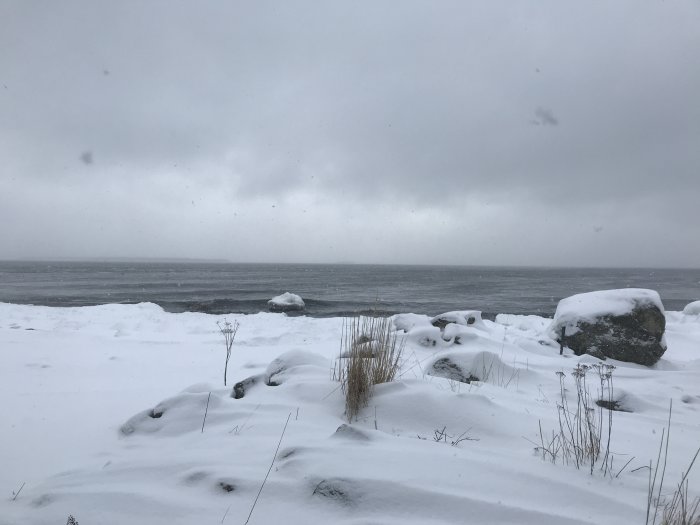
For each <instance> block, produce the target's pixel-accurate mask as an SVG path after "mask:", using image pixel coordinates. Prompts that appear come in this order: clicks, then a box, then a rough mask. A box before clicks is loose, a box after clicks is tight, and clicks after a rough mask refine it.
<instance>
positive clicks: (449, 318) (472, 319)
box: [430, 310, 484, 330]
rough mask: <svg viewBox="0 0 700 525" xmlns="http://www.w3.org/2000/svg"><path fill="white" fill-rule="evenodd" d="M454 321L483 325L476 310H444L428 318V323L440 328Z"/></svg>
mask: <svg viewBox="0 0 700 525" xmlns="http://www.w3.org/2000/svg"><path fill="white" fill-rule="evenodd" d="M450 323H454V324H457V325H461V326H472V327H474V328H476V327H483V326H484V323H483V321H482V320H481V312H479V311H478V310H464V311H457V312H446V313H444V314H440V315H437V316H435V317H433V318H432V319H431V320H430V324H432V325H433V326H435V327H437V328H439V329H440V330H442V329H443V328H445V327H446V326H447V325H448V324H450Z"/></svg>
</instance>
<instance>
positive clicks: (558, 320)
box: [551, 289, 666, 366]
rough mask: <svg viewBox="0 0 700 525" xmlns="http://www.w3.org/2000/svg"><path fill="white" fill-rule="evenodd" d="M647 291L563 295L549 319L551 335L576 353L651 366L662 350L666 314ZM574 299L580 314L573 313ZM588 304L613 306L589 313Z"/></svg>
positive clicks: (654, 293) (656, 295) (574, 307)
mask: <svg viewBox="0 0 700 525" xmlns="http://www.w3.org/2000/svg"><path fill="white" fill-rule="evenodd" d="M616 292H619V293H618V295H615V293H616ZM635 292H639V293H637V294H635ZM649 292H651V291H650V290H631V289H628V290H607V291H605V292H593V293H591V294H579V295H578V296H573V297H569V298H567V299H563V300H562V301H561V302H560V303H559V304H560V306H561V305H562V304H564V307H563V308H561V310H562V311H561V312H560V307H557V314H555V317H554V321H553V323H552V328H551V330H552V332H553V334H552V335H553V336H554V337H555V338H556V339H557V341H559V342H560V343H562V344H563V345H564V346H567V347H569V348H570V349H571V350H573V352H574V353H575V354H576V355H582V354H590V355H592V356H595V357H598V358H599V359H605V358H608V357H609V358H611V359H617V360H619V361H626V362H630V363H638V364H640V365H646V366H651V365H653V364H654V363H656V362H657V361H658V360H659V359H660V358H661V356H662V355H663V354H664V352H665V351H666V343H665V342H664V330H665V328H666V317H665V315H664V311H663V305H662V304H661V301H660V299H659V298H658V294H656V292H652V293H649ZM581 298H583V300H582V299H581ZM572 299H576V300H573V301H572ZM623 300H624V301H627V304H628V308H624V301H623ZM577 303H578V304H580V311H581V314H580V316H577V315H576V304H577ZM591 304H595V305H596V306H597V305H599V304H602V305H603V306H606V305H609V304H612V305H613V307H612V308H610V309H609V310H611V311H606V309H605V308H604V307H603V308H599V311H597V312H594V313H592V309H591ZM562 330H564V333H563V335H562Z"/></svg>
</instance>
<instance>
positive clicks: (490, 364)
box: [0, 296, 700, 525]
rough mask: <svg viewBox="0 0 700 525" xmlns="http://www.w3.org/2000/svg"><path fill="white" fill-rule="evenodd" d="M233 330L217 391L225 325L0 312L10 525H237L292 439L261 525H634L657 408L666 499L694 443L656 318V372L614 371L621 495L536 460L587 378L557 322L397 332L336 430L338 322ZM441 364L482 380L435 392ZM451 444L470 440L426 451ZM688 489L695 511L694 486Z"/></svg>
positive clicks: (147, 316)
mask: <svg viewBox="0 0 700 525" xmlns="http://www.w3.org/2000/svg"><path fill="white" fill-rule="evenodd" d="M618 299H619V301H621V302H624V301H622V299H621V298H619V296H618ZM618 299H616V300H606V301H602V300H601V301H597V303H598V305H597V306H596V308H595V310H596V311H598V312H599V311H601V307H602V306H604V307H605V308H607V309H609V308H611V305H612V307H614V308H616V310H615V311H619V308H621V306H620V305H616V304H614V303H615V302H616V301H618ZM626 304H627V307H629V304H630V303H629V301H627V303H626ZM593 309H594V308H593V307H591V310H593ZM226 317H227V319H228V320H229V321H232V320H236V321H238V322H239V323H240V329H239V331H238V334H237V337H236V341H235V342H234V345H233V351H232V354H231V360H230V362H229V368H228V378H229V384H228V386H227V387H224V385H223V365H224V360H225V347H224V343H223V340H222V338H221V335H220V333H219V332H218V327H217V325H216V322H217V321H223V319H224V317H223V316H214V315H207V314H201V313H180V314H173V313H167V312H164V311H163V310H162V309H161V308H159V307H158V306H155V305H152V304H140V305H104V306H95V307H84V308H48V307H40V306H20V305H12V304H5V303H0V355H1V356H2V367H1V368H0V396H2V400H3V404H2V410H1V411H0V422H1V423H2V428H1V431H0V465H2V468H0V525H10V524H12V525H14V524H17V523H31V524H33V525H34V524H36V525H44V524H46V525H48V524H54V523H63V522H65V520H66V518H67V517H68V515H69V514H72V515H73V516H75V518H76V519H77V521H78V522H79V523H81V524H89V523H101V524H106V525H110V524H115V525H116V524H120V525H121V524H124V523H129V524H132V525H139V524H154V525H158V524H176V525H177V524H192V523H222V520H223V523H224V524H242V523H244V522H245V521H246V518H247V517H248V514H249V512H250V509H251V506H252V505H253V502H254V500H255V497H256V495H257V493H258V491H259V489H260V486H261V483H262V482H263V479H264V477H265V474H266V473H267V470H268V468H269V467H270V463H271V462H272V461H273V457H274V456H275V450H276V447H277V445H278V443H279V442H280V437H281V436H282V434H283V430H284V435H283V436H282V440H281V445H280V449H279V453H278V454H277V456H276V459H275V460H274V464H273V468H272V469H271V471H270V475H269V478H268V480H267V482H266V484H265V487H264V490H263V492H262V494H261V496H260V499H259V500H258V502H257V505H256V507H255V509H254V511H253V514H252V517H251V519H250V523H251V524H254V523H260V524H263V523H284V524H308V523H347V524H359V523H383V524H402V525H404V524H416V525H418V524H421V525H422V524H431V523H432V524H438V523H442V524H447V523H450V524H452V523H475V524H477V523H478V524H481V523H518V524H525V525H528V524H552V525H554V524H619V523H643V522H644V517H645V512H646V497H647V482H648V477H647V476H648V470H647V469H644V468H641V469H639V470H635V469H638V468H640V467H643V466H645V465H648V462H649V460H650V459H652V458H653V459H654V460H655V459H656V454H657V453H658V445H659V439H660V436H661V431H662V429H663V428H664V426H665V424H666V420H667V417H668V406H669V400H673V421H672V432H671V446H670V453H669V458H668V466H667V468H666V480H667V482H666V483H667V484H668V487H669V488H670V487H672V485H674V484H675V483H677V481H678V480H679V479H680V476H681V473H682V472H683V471H684V470H685V469H686V468H687V465H688V463H689V461H690V459H691V458H692V455H693V454H694V453H695V450H696V449H697V446H698V444H700V381H699V378H700V353H699V352H698V348H700V319H699V318H697V317H694V316H692V315H686V314H683V313H681V312H666V318H667V332H666V338H667V342H668V350H667V351H666V353H665V354H664V356H663V358H662V359H661V361H660V362H659V363H658V364H657V365H655V366H654V367H650V368H648V367H643V366H640V365H635V364H630V363H622V362H614V361H612V360H608V361H607V362H608V363H611V362H612V363H613V364H615V365H616V367H617V369H616V370H615V372H614V381H615V392H616V399H619V400H620V403H621V404H622V405H623V407H624V408H626V409H629V410H632V412H615V413H614V425H613V434H612V435H613V443H612V447H611V448H612V450H613V451H614V453H615V454H616V457H615V462H614V464H615V470H616V471H617V470H618V469H621V468H622V466H623V465H624V464H625V463H626V462H627V461H628V460H629V459H630V458H632V462H631V463H630V465H629V466H628V467H627V468H626V469H625V470H624V472H622V473H621V474H620V476H619V477H617V478H616V477H612V478H611V477H604V476H603V475H602V474H601V473H599V472H596V473H595V474H593V475H590V474H588V473H587V472H586V471H583V470H582V471H579V470H576V469H575V467H573V466H571V465H569V466H566V465H562V464H557V465H553V464H551V463H549V462H544V461H542V460H541V458H540V457H538V456H537V455H536V454H534V453H533V446H534V445H533V444H532V442H535V443H536V442H538V441H539V426H540V425H541V426H542V429H543V432H546V433H548V432H550V431H551V430H553V429H555V428H558V423H557V400H558V396H559V378H558V376H557V374H556V372H558V371H563V372H565V373H566V374H567V375H569V376H570V372H571V370H572V369H573V367H575V366H576V364H578V363H594V362H597V360H596V359H594V358H592V357H591V356H580V357H579V356H575V355H573V354H571V353H570V352H568V351H567V352H566V353H565V355H564V356H560V355H559V349H558V345H557V344H556V343H555V342H554V341H553V340H552V339H551V338H550V337H549V334H548V327H549V321H548V320H547V319H544V318H540V317H536V316H517V315H506V314H501V315H499V316H498V317H497V318H496V319H497V320H496V322H492V321H487V320H483V321H481V324H480V327H479V328H478V329H476V328H474V327H471V326H464V325H458V324H454V323H453V324H452V325H448V326H447V327H445V330H444V332H448V329H449V330H456V331H457V332H455V333H458V334H461V335H462V336H463V337H460V340H459V344H457V343H456V342H455V338H454V335H455V334H447V335H451V337H447V338H446V337H445V335H446V334H445V333H442V332H441V331H440V330H439V329H438V328H437V327H433V326H432V325H431V324H430V318H429V317H427V316H412V315H411V316H402V317H398V316H397V317H395V318H394V324H395V325H396V326H397V327H398V326H399V325H402V326H404V327H405V330H406V333H403V332H400V335H399V337H402V338H404V339H405V344H406V346H405V350H404V358H403V363H402V368H401V371H400V373H399V377H398V380H397V381H395V382H393V383H389V384H384V385H378V386H377V387H376V388H375V391H374V395H373V397H372V399H371V402H370V405H369V406H368V407H367V408H366V409H365V410H364V411H363V412H362V413H361V414H360V418H359V420H358V421H355V422H352V424H348V422H347V421H346V419H345V417H344V415H343V409H344V405H343V395H342V391H341V389H340V388H339V385H338V383H337V382H335V381H333V378H332V369H333V364H334V362H335V359H336V358H337V355H338V348H339V343H340V337H341V334H342V327H343V320H342V319H338V318H335V319H314V318H309V317H303V316H302V317H287V316H285V315H284V314H274V313H260V314H255V315H235V314H233V315H232V314H229V315H227V316H226ZM451 326H452V328H450V327H451ZM467 334H470V335H469V336H467ZM426 341H433V343H429V342H428V343H426ZM446 357H449V358H450V359H451V360H452V361H453V362H455V363H458V364H459V365H460V366H461V367H462V368H464V369H466V370H468V371H470V372H473V373H474V374H475V375H477V376H479V379H480V380H479V381H474V382H472V383H470V384H467V383H460V382H458V381H454V380H450V379H448V378H442V377H436V376H433V375H430V374H428V373H427V372H428V370H429V367H430V365H431V363H433V362H435V360H438V359H440V358H446ZM253 376H255V377H259V378H260V381H258V382H256V383H255V384H254V385H253V386H251V387H250V388H248V389H247V390H246V393H245V396H244V397H243V398H241V399H233V398H232V397H231V391H232V388H233V385H234V384H235V383H236V382H238V381H241V380H244V379H246V378H248V377H253ZM572 392H573V389H571V390H570V391H569V393H568V395H573V393H572ZM210 393H211V395H210ZM569 399H570V401H571V398H569ZM205 412H206V420H205V418H204V415H205ZM287 420H288V423H287ZM285 425H286V427H285ZM202 427H203V431H202ZM443 428H444V429H445V432H446V433H447V434H448V435H449V436H451V439H454V438H456V437H457V436H459V435H460V434H465V435H466V436H468V437H469V438H470V439H469V440H465V441H461V442H459V443H457V444H456V445H454V446H452V445H451V444H450V442H447V443H445V442H436V441H435V440H434V433H435V431H436V430H441V429H443ZM689 480H690V492H691V493H692V495H697V494H698V491H699V490H700V471H699V470H697V469H696V470H694V471H692V472H691V474H690V477H689ZM22 483H25V486H24V488H23V489H22V491H21V492H20V493H19V495H18V496H17V498H16V499H15V500H14V501H13V500H12V493H13V491H15V492H16V491H17V490H18V489H19V487H20V486H22ZM61 520H63V521H61Z"/></svg>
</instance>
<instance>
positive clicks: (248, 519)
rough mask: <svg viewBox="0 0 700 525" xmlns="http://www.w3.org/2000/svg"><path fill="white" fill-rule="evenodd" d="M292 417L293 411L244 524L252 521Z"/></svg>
mask: <svg viewBox="0 0 700 525" xmlns="http://www.w3.org/2000/svg"><path fill="white" fill-rule="evenodd" d="M291 417H292V413H291V412H290V413H289V415H288V416H287V421H286V423H285V424H284V428H283V429H282V435H281V436H280V440H279V441H278V442H277V448H276V449H275V455H274V456H272V462H271V463H270V468H268V469H267V474H265V479H263V482H262V485H260V490H259V491H258V494H257V496H255V501H253V506H252V507H251V508H250V512H249V513H248V518H247V519H246V520H245V523H244V524H243V525H248V522H249V521H250V517H251V516H252V515H253V511H254V510H255V505H257V504H258V499H259V498H260V494H262V491H263V488H264V487H265V483H266V482H267V478H268V476H269V475H270V472H271V471H272V465H274V464H275V459H277V453H278V452H279V450H280V445H281V444H282V438H283V437H284V433H285V432H286V431H287V425H288V424H289V419H290V418H291ZM224 517H225V516H224ZM222 522H223V520H222Z"/></svg>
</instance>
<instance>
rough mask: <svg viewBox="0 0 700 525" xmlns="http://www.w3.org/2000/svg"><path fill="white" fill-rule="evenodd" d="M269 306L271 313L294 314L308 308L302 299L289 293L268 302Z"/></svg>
mask: <svg viewBox="0 0 700 525" xmlns="http://www.w3.org/2000/svg"><path fill="white" fill-rule="evenodd" d="M267 306H268V308H269V309H270V311H271V312H292V311H296V310H303V309H304V308H306V304H304V300H303V299H302V298H301V297H299V296H298V295H297V294H293V293H289V292H285V293H283V294H282V295H278V296H276V297H273V298H272V299H270V300H269V301H268V302H267Z"/></svg>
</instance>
